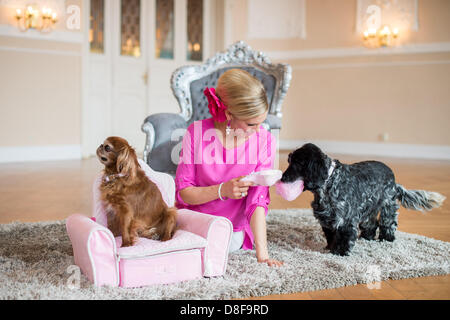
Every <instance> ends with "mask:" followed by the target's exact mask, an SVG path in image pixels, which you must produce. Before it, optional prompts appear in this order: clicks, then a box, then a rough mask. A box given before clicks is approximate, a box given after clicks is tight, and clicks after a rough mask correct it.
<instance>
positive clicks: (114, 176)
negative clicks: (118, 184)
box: [103, 173, 125, 183]
mask: <svg viewBox="0 0 450 320" xmlns="http://www.w3.org/2000/svg"><path fill="white" fill-rule="evenodd" d="M122 177H125V174H123V173H116V174H110V175H109V176H104V177H103V180H104V181H105V182H106V183H108V182H111V181H113V180H115V179H117V178H122Z"/></svg>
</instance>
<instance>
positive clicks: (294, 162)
mask: <svg viewBox="0 0 450 320" xmlns="http://www.w3.org/2000/svg"><path fill="white" fill-rule="evenodd" d="M288 162H289V167H288V168H287V169H286V171H285V172H284V173H283V176H282V178H281V181H282V182H286V183H289V182H293V181H296V180H298V179H302V180H303V184H304V188H305V190H309V191H311V192H312V193H313V194H314V200H313V202H311V206H312V208H313V211H314V216H315V217H316V218H317V219H318V220H319V222H320V225H321V226H322V230H323V232H324V234H325V237H326V240H327V244H328V245H327V249H330V251H331V253H333V254H338V255H348V254H349V253H350V251H351V250H352V248H353V246H354V244H355V241H356V239H357V238H358V236H360V237H362V238H364V239H367V240H374V239H375V237H376V232H377V229H378V228H379V236H378V239H379V240H386V241H394V240H395V231H396V230H397V225H398V219H397V216H398V212H397V210H398V208H399V207H400V206H399V204H398V202H400V204H401V205H402V206H403V207H405V208H407V209H413V210H420V211H422V210H423V209H425V210H431V209H433V208H436V207H439V206H440V205H441V204H442V202H443V201H444V200H445V197H444V196H443V195H441V194H439V193H437V192H429V191H423V190H407V189H405V188H404V187H403V186H401V185H399V184H397V183H396V182H395V177H394V173H393V172H392V170H391V169H390V168H389V167H388V166H386V165H385V164H383V163H381V162H378V161H363V162H358V163H354V164H350V165H348V164H343V163H341V162H339V161H338V160H333V159H331V158H330V157H328V156H327V155H326V154H324V153H323V152H322V151H321V150H320V149H319V148H318V147H317V146H316V145H314V144H311V143H308V144H305V145H304V146H302V147H301V148H299V149H297V150H295V151H294V152H292V153H291V154H289V159H288Z"/></svg>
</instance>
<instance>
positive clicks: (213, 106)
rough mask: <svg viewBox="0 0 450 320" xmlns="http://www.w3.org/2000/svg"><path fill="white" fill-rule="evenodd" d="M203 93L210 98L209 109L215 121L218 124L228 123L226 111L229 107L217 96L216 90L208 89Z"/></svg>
mask: <svg viewBox="0 0 450 320" xmlns="http://www.w3.org/2000/svg"><path fill="white" fill-rule="evenodd" d="M203 93H204V94H205V96H206V98H208V109H209V113H210V114H211V115H212V117H213V119H214V120H215V121H217V122H223V121H226V120H227V117H226V115H225V110H227V106H226V105H224V104H223V102H222V101H220V99H219V98H218V97H217V96H216V89H214V88H208V87H207V88H206V89H205V90H204V91H203Z"/></svg>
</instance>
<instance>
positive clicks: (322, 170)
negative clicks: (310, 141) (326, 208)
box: [305, 152, 328, 190]
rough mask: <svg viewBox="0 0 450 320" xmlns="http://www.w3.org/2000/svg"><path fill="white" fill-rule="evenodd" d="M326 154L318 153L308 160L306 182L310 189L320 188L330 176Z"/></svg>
mask: <svg viewBox="0 0 450 320" xmlns="http://www.w3.org/2000/svg"><path fill="white" fill-rule="evenodd" d="M326 158H327V157H326V156H325V155H324V154H323V153H321V152H320V153H317V154H315V155H314V157H313V159H311V160H310V161H308V164H307V167H306V170H305V172H306V174H305V176H306V177H305V182H306V185H307V188H308V189H311V190H312V189H317V188H320V187H321V186H322V185H323V184H324V183H325V181H326V179H327V177H328V169H327V164H326Z"/></svg>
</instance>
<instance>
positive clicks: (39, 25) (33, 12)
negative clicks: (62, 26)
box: [15, 5, 58, 32]
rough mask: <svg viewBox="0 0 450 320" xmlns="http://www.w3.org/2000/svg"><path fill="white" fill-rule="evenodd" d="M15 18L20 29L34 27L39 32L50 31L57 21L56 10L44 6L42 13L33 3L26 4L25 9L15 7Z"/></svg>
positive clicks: (25, 29)
mask: <svg viewBox="0 0 450 320" xmlns="http://www.w3.org/2000/svg"><path fill="white" fill-rule="evenodd" d="M15 18H16V20H17V27H18V28H19V30H20V31H27V30H28V29H35V30H39V31H41V32H50V31H51V30H52V26H53V25H54V24H55V23H56V22H58V19H57V14H56V12H53V11H52V9H50V8H46V7H44V8H43V9H42V13H41V12H39V10H38V9H37V8H36V7H35V6H34V5H27V7H26V9H24V10H22V9H17V10H16V15H15Z"/></svg>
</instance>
